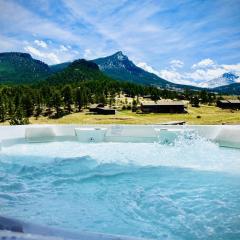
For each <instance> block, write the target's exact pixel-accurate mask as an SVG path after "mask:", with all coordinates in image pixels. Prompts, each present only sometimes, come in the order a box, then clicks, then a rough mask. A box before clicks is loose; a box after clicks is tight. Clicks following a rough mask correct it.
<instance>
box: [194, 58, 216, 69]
mask: <svg viewBox="0 0 240 240" xmlns="http://www.w3.org/2000/svg"><path fill="white" fill-rule="evenodd" d="M213 66H215V62H214V61H213V60H212V59H210V58H206V59H203V60H201V61H200V62H198V63H195V64H193V65H192V68H193V69H194V68H208V67H213Z"/></svg>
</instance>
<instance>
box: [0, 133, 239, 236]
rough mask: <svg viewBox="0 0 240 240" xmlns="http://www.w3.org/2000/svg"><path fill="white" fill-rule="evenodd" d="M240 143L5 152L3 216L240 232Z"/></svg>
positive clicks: (133, 232) (75, 226)
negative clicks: (230, 145) (231, 146)
mask: <svg viewBox="0 0 240 240" xmlns="http://www.w3.org/2000/svg"><path fill="white" fill-rule="evenodd" d="M239 189H240V150H237V149H228V148H220V147H219V146H218V145H216V144H215V143H213V142H211V141H208V140H206V139H203V138H200V137H198V136H190V137H187V138H186V137H185V136H182V137H180V138H178V139H177V140H176V141H175V142H174V143H173V144H159V143H97V144H95V143H78V142H52V143H38V144H17V145H14V146H9V147H5V148H2V151H1V153H0V215H1V214H3V215H6V216H12V217H15V218H19V219H22V220H25V221H34V222H36V223H40V224H44V225H50V226H54V227H60V228H64V229H69V230H78V231H82V230H85V231H86V230H87V231H94V232H103V233H111V234H121V235H129V236H136V237H144V238H150V239H185V240H188V239H189V240H190V239H197V240H198V239H211V240H215V239H216V240H217V239H236V240H237V239H240V200H239V199H240V191H239Z"/></svg>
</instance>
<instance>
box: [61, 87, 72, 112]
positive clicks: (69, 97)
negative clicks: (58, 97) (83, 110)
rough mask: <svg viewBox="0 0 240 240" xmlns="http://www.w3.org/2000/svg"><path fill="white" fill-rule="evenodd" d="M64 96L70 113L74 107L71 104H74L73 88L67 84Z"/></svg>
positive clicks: (63, 91)
mask: <svg viewBox="0 0 240 240" xmlns="http://www.w3.org/2000/svg"><path fill="white" fill-rule="evenodd" d="M62 96H63V101H64V105H65V107H66V108H67V111H68V113H71V111H72V107H71V104H73V96H72V88H71V87H70V86H69V85H67V86H65V87H64V88H63V90H62Z"/></svg>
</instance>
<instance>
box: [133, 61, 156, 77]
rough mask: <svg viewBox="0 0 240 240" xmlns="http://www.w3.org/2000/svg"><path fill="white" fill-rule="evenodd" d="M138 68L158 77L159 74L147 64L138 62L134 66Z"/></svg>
mask: <svg viewBox="0 0 240 240" xmlns="http://www.w3.org/2000/svg"><path fill="white" fill-rule="evenodd" d="M136 65H137V66H138V67H140V68H142V69H144V70H145V71H147V72H150V73H154V74H156V75H159V72H158V71H157V70H155V69H153V68H152V67H151V66H149V65H148V64H147V63H145V62H139V63H137V64H136Z"/></svg>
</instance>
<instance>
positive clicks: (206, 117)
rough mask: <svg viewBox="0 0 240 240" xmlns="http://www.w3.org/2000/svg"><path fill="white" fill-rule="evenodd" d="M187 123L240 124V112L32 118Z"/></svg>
mask: <svg viewBox="0 0 240 240" xmlns="http://www.w3.org/2000/svg"><path fill="white" fill-rule="evenodd" d="M170 121H186V123H187V124H240V111H232V110H223V109H220V108H217V107H215V106H206V105H202V106H201V107H200V108H193V107H191V106H189V107H188V113H186V114H162V113H160V114H136V113H132V112H131V111H119V112H117V114H116V115H89V114H86V113H84V112H82V113H73V114H70V115H66V116H64V117H62V118H59V119H49V118H46V117H40V118H39V119H38V120H36V119H35V118H30V123H32V124H160V123H166V122H170Z"/></svg>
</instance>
